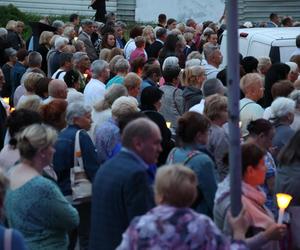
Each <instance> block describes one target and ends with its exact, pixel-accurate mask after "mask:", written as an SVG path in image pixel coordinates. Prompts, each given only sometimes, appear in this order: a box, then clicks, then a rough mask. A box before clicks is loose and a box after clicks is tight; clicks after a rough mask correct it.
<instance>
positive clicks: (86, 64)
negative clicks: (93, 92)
mask: <svg viewBox="0 0 300 250" xmlns="http://www.w3.org/2000/svg"><path fill="white" fill-rule="evenodd" d="M73 64H74V69H75V70H77V71H78V73H79V75H80V76H79V83H80V89H82V90H83V89H84V87H85V84H86V82H87V81H86V77H85V76H84V74H85V72H86V71H87V70H88V69H89V68H90V66H91V60H90V58H89V57H88V55H87V53H86V52H76V53H75V54H74V55H73Z"/></svg>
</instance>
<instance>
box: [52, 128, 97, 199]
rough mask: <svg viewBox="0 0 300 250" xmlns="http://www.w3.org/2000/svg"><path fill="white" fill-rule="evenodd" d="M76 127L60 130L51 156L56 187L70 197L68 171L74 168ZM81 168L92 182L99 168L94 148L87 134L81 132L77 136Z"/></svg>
mask: <svg viewBox="0 0 300 250" xmlns="http://www.w3.org/2000/svg"><path fill="white" fill-rule="evenodd" d="M78 130H79V127H78V126H75V125H70V126H68V127H67V128H65V129H64V130H62V131H61V132H60V133H59V135H58V138H57V141H56V143H55V145H54V148H55V150H56V152H55V153H54V156H53V168H54V170H55V172H56V174H57V177H58V180H57V182H58V185H59V187H60V189H61V191H62V193H63V194H64V195H71V194H72V190H71V181H70V169H71V168H72V167H73V166H74V146H75V135H76V132H77V131H78ZM79 141H80V148H81V155H82V160H83V166H84V169H85V171H86V174H87V177H88V178H89V179H90V180H91V181H93V179H94V176H95V174H96V172H97V170H98V168H99V166H100V164H99V161H98V158H97V153H96V149H95V146H94V144H93V142H92V140H91V138H90V136H89V135H88V134H87V132H86V131H84V130H82V131H81V132H80V135H79Z"/></svg>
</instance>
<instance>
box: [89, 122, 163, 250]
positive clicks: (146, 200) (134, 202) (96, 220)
mask: <svg viewBox="0 0 300 250" xmlns="http://www.w3.org/2000/svg"><path fill="white" fill-rule="evenodd" d="M160 143H161V135H160V130H159V128H158V126H157V125H156V124H155V123H154V122H152V121H150V120H148V119H146V118H138V119H136V120H134V121H132V122H130V123H129V124H128V125H127V126H126V127H125V129H124V131H123V137H122V145H123V148H122V150H121V152H120V153H119V154H118V155H116V156H115V157H114V158H112V159H111V160H109V161H107V162H106V163H105V164H103V165H102V166H101V167H100V168H99V170H98V172H97V174H96V177H95V179H94V185H93V197H92V227H91V238H90V249H91V250H95V249H97V250H101V249H115V248H116V247H117V246H118V245H119V244H120V242H121V239H122V233H123V232H124V231H125V230H126V228H127V227H128V225H129V223H130V221H131V220H132V219H133V218H134V217H135V216H138V215H142V214H144V213H145V212H147V211H148V210H149V209H150V208H151V207H152V206H153V205H154V203H153V196H152V192H151V190H150V186H149V184H148V179H147V178H148V177H147V169H148V164H154V163H155V162H156V161H157V159H158V156H159V154H160V152H161V150H162V149H161V144H160Z"/></svg>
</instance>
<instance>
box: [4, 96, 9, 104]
mask: <svg viewBox="0 0 300 250" xmlns="http://www.w3.org/2000/svg"><path fill="white" fill-rule="evenodd" d="M3 101H4V102H5V103H6V104H8V105H9V97H4V98H3Z"/></svg>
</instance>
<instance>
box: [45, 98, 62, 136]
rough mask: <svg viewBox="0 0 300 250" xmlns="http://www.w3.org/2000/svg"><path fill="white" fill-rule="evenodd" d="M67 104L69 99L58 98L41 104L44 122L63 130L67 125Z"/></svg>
mask: <svg viewBox="0 0 300 250" xmlns="http://www.w3.org/2000/svg"><path fill="white" fill-rule="evenodd" d="M67 105H68V103H67V101H65V100H63V99H56V100H53V101H51V102H49V103H48V104H45V105H43V106H41V108H40V114H41V116H42V120H43V122H44V123H45V124H48V125H50V126H52V127H54V128H55V129H57V130H61V129H63V128H64V127H66V124H67V123H66V110H67Z"/></svg>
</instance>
